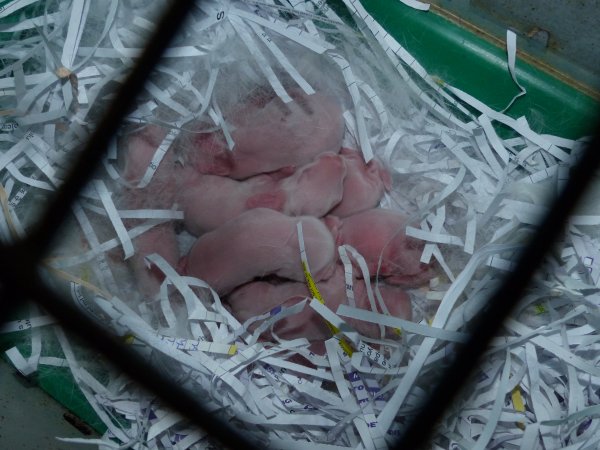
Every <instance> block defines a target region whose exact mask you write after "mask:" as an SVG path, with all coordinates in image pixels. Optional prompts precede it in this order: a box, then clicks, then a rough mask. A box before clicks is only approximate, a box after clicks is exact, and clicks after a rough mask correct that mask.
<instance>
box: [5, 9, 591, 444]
mask: <svg viewBox="0 0 600 450" xmlns="http://www.w3.org/2000/svg"><path fill="white" fill-rule="evenodd" d="M192 5H193V2H173V3H172V4H171V5H170V8H169V9H168V11H167V12H166V13H165V15H164V16H163V18H162V20H161V21H160V23H159V25H158V27H157V30H156V32H155V33H154V35H153V37H152V38H151V40H150V41H149V43H148V45H147V47H146V50H145V51H144V53H143V55H142V56H141V58H140V59H139V61H138V64H137V65H136V67H135V68H134V70H133V72H132V73H131V75H130V76H129V77H128V78H127V80H126V81H125V82H124V83H123V85H122V86H121V88H120V89H119V92H118V95H117V97H116V99H115V100H114V102H113V103H112V104H111V106H110V107H109V109H108V110H107V112H106V114H105V115H104V118H103V120H102V121H101V122H100V124H99V126H98V128H97V129H96V130H95V131H94V133H93V134H92V136H91V137H90V139H89V141H88V143H87V145H86V148H85V150H84V152H83V153H82V155H81V157H80V158H79V159H78V160H77V161H76V163H75V165H74V167H73V170H72V174H71V176H70V177H68V179H67V180H66V181H65V182H64V184H63V185H62V186H61V188H60V189H59V190H58V192H57V194H56V196H55V197H54V198H53V200H52V203H51V204H50V205H49V207H48V209H47V211H46V212H45V214H44V215H43V217H42V219H41V220H40V221H39V223H38V225H37V226H36V228H35V230H34V232H33V233H32V234H31V236H30V237H29V238H28V239H27V240H25V241H23V242H21V243H17V244H15V245H13V246H2V247H0V276H1V277H2V278H1V285H0V294H1V301H2V306H1V308H2V312H3V316H4V317H5V316H6V314H7V313H8V312H9V310H10V309H12V308H16V307H17V306H18V305H20V304H21V302H19V301H18V299H19V298H23V297H25V298H28V299H31V300H34V301H36V302H37V303H39V304H40V305H41V306H43V307H44V308H45V309H46V310H47V311H48V312H49V313H50V314H52V315H54V316H55V317H57V318H58V319H59V320H60V322H61V324H62V325H63V326H64V327H65V328H66V329H67V330H69V331H72V332H74V333H77V334H78V335H79V336H80V337H82V338H83V339H84V340H85V341H86V343H87V344H88V345H90V347H92V348H94V349H96V350H98V351H101V352H102V353H103V354H104V355H105V356H106V357H107V358H109V359H110V360H111V361H112V362H113V363H114V364H115V365H116V366H117V367H118V368H119V369H121V370H123V371H124V372H125V373H126V374H127V375H129V376H130V377H131V378H133V379H136V380H137V381H138V382H139V383H140V384H141V385H142V386H144V387H145V388H147V389H150V390H152V391H153V392H154V393H155V394H156V395H158V396H159V397H160V398H161V399H163V400H164V401H165V402H166V403H167V404H169V405H170V406H171V407H173V408H174V409H175V410H177V411H178V412H180V413H181V414H183V415H186V416H188V417H189V418H190V420H191V421H193V422H194V423H195V424H197V425H198V426H200V427H202V428H204V429H205V430H207V431H209V432H210V434H212V435H213V436H214V437H216V438H218V439H219V440H220V441H221V442H222V443H223V444H225V445H227V446H230V447H232V448H255V447H254V445H253V444H252V443H251V442H249V441H248V440H247V439H245V438H244V437H243V436H242V435H240V434H239V433H238V432H237V431H235V430H234V429H233V428H231V427H230V426H228V425H226V424H224V423H223V422H222V421H220V420H219V419H217V418H216V417H215V416H214V414H212V413H209V412H207V410H206V409H205V408H204V407H203V406H202V403H201V402H199V401H198V400H197V396H194V395H191V393H190V392H188V391H186V390H184V389H182V388H181V387H179V386H178V385H176V384H175V383H173V382H172V380H170V379H169V378H168V377H166V376H165V375H164V374H162V373H160V372H159V371H158V370H157V369H156V368H154V367H153V366H152V365H150V364H149V363H148V362H146V361H145V360H144V359H143V358H142V357H141V356H139V355H138V354H136V353H135V352H132V351H130V350H129V349H127V348H126V347H125V346H124V345H123V344H122V343H121V342H119V341H118V340H117V339H116V338H115V337H114V336H112V335H110V334H108V333H107V332H106V330H104V329H103V328H102V327H101V326H99V325H98V324H97V323H96V322H94V321H93V320H91V319H90V318H89V317H87V316H85V315H84V314H83V313H82V312H81V311H79V310H78V309H77V308H76V307H74V306H71V305H69V304H67V303H65V302H62V301H60V298H59V297H58V296H57V294H56V293H54V292H53V291H52V290H50V289H48V287H47V286H45V285H44V283H43V281H42V280H41V279H40V277H39V275H38V274H37V263H38V262H39V260H40V258H41V257H42V256H43V255H44V254H45V252H46V250H47V249H48V246H49V245H50V243H51V241H52V238H53V237H54V235H55V233H56V230H57V229H58V228H59V226H60V225H61V224H62V223H63V222H64V221H65V219H66V217H67V215H68V213H69V211H70V208H71V204H72V202H73V201H74V200H75V199H76V198H77V196H78V194H79V192H80V191H81V189H82V188H83V187H84V186H85V184H86V183H87V182H88V180H89V177H90V176H91V174H92V173H93V172H94V170H95V169H96V167H97V163H98V162H99V161H100V158H101V157H102V155H103V153H104V151H105V149H106V147H107V145H108V143H109V141H110V139H111V137H112V135H113V134H114V133H115V132H116V130H117V128H118V126H119V125H120V123H121V120H122V119H123V117H124V116H125V115H126V114H127V112H128V110H129V108H130V107H131V106H132V104H133V101H134V99H135V97H136V95H137V94H138V93H139V92H140V91H141V89H142V86H143V83H144V80H145V79H146V77H147V75H148V74H149V72H150V70H151V69H152V68H153V67H154V65H155V64H156V63H157V62H158V60H159V58H160V55H161V54H162V52H163V50H164V49H165V48H166V47H167V45H168V44H169V42H170V40H171V38H172V37H173V35H174V34H175V32H176V31H177V29H178V26H179V24H181V22H182V21H183V20H184V18H185V16H186V13H187V12H188V10H189V9H190V8H191V7H192ZM599 144H600V140H599V139H598V138H596V139H595V140H594V141H593V143H592V144H591V145H589V146H588V148H587V149H586V151H585V152H584V154H583V156H582V157H581V159H580V160H579V162H578V163H577V165H576V166H575V167H574V168H573V170H572V173H571V177H570V179H569V182H568V183H567V185H566V187H565V189H564V190H563V191H562V192H561V193H560V195H559V196H558V198H557V199H556V200H555V202H554V204H553V206H552V208H551V210H550V213H549V214H548V216H547V217H546V220H545V221H544V222H543V223H542V225H541V226H540V228H539V231H538V233H537V234H536V236H535V237H534V238H533V240H532V241H531V242H530V243H529V245H528V246H527V248H526V249H525V251H524V252H523V253H522V255H521V258H520V259H519V262H518V264H517V267H516V269H515V270H514V271H513V272H512V273H511V274H510V275H509V276H507V277H506V279H505V282H504V283H503V285H502V286H501V287H500V288H499V289H498V291H497V292H496V294H495V295H494V296H493V297H492V298H491V299H490V302H489V305H488V307H487V308H486V309H485V310H484V311H483V312H482V313H481V314H480V315H479V316H478V317H477V318H476V320H474V324H475V325H474V326H473V327H472V334H471V338H470V340H469V341H468V342H467V343H466V344H465V345H463V346H462V347H460V348H459V351H458V353H457V354H456V356H455V358H454V360H453V363H452V365H451V366H450V367H449V368H448V369H447V371H446V372H445V373H444V374H443V375H442V377H441V379H442V380H444V381H443V384H440V385H439V386H437V387H436V389H435V391H434V392H433V394H432V395H431V396H430V398H429V400H428V401H427V402H426V404H425V406H424V408H423V409H422V411H421V413H420V414H419V415H417V416H416V417H415V418H414V420H413V421H412V422H411V425H410V426H409V428H408V429H407V431H406V433H405V434H404V435H403V436H402V437H401V439H400V441H399V442H398V443H397V445H396V448H399V449H400V448H402V449H416V448H419V447H420V446H423V445H424V444H425V443H426V441H427V439H428V437H429V436H430V435H431V432H432V429H433V428H434V426H435V424H436V422H437V421H438V420H439V418H440V417H441V416H442V414H443V412H444V410H445V409H446V408H447V407H448V406H449V404H450V403H451V402H452V400H453V399H454V398H455V397H456V396H457V395H458V393H459V390H460V387H461V384H462V383H463V382H464V381H465V380H466V379H467V378H468V376H469V374H470V373H471V372H472V371H473V369H474V368H475V367H476V365H477V363H478V360H479V357H480V356H481V355H482V353H483V352H484V350H485V349H486V346H487V344H488V342H489V340H490V339H491V338H492V337H493V336H494V334H495V333H496V332H497V331H498V330H499V328H500V327H501V325H502V322H503V320H504V319H505V318H506V316H507V315H508V314H509V313H510V311H511V309H512V308H513V306H514V305H515V304H516V302H517V301H518V300H519V298H520V294H521V293H522V292H523V290H524V289H525V287H526V286H527V284H528V282H529V280H530V279H531V277H532V276H533V273H534V272H535V270H536V268H537V267H538V266H539V264H540V263H541V261H542V259H543V257H544V255H545V254H546V253H547V251H548V250H549V249H550V247H551V245H552V243H553V241H554V240H555V239H556V238H557V237H558V236H559V234H560V232H561V230H562V228H563V226H564V224H565V222H566V218H567V217H568V215H569V214H570V213H571V212H572V210H573V208H574V207H575V205H576V203H577V200H578V199H579V198H580V197H581V195H582V194H583V192H584V190H585V188H586V186H587V184H588V182H589V181H590V179H591V177H592V176H593V174H594V172H595V170H596V168H597V166H598V164H599V163H600V152H599V151H598V147H600V145H599Z"/></svg>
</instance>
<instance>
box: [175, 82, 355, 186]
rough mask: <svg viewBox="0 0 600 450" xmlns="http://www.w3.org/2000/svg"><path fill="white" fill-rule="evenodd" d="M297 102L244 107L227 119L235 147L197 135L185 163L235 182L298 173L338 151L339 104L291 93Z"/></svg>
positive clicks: (219, 138)
mask: <svg viewBox="0 0 600 450" xmlns="http://www.w3.org/2000/svg"><path fill="white" fill-rule="evenodd" d="M290 96H291V97H292V98H293V99H294V100H295V101H293V102H291V103H288V104H284V103H283V102H282V101H281V100H280V99H279V98H278V97H275V98H272V99H270V100H269V101H267V102H266V103H265V102H248V103H246V104H245V105H244V106H243V107H241V108H239V109H238V110H237V111H234V112H233V113H232V114H231V115H230V117H229V118H228V122H230V123H231V124H232V125H233V128H234V130H233V131H232V132H231V136H232V138H233V141H234V142H235V147H234V148H233V151H230V150H229V149H228V148H227V144H226V142H225V138H224V136H223V135H222V134H221V133H209V134H206V133H200V134H197V135H195V137H193V138H192V140H191V149H189V150H188V152H187V154H186V158H187V160H188V162H189V163H190V164H191V165H192V166H193V167H194V168H195V169H196V170H197V171H198V172H200V173H207V174H212V175H221V176H228V177H230V178H234V179H237V180H241V179H245V178H248V177H251V176H253V175H257V174H260V173H267V172H273V171H276V170H279V169H281V168H285V167H290V166H291V167H300V166H303V165H305V164H307V163H309V162H311V161H312V160H313V159H314V158H315V157H316V156H318V155H320V154H321V153H326V152H334V153H337V152H339V151H340V148H341V146H342V138H343V134H344V121H343V118H342V111H341V108H340V106H339V105H338V103H337V102H336V101H335V100H334V99H333V98H331V97H329V96H327V95H325V94H321V93H315V94H313V95H310V96H309V95H306V94H304V93H303V92H302V91H300V90H290Z"/></svg>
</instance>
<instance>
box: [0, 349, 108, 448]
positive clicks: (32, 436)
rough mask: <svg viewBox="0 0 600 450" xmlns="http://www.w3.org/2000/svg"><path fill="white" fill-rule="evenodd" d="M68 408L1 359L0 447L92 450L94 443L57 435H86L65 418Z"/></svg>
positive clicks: (81, 436) (71, 436)
mask: <svg viewBox="0 0 600 450" xmlns="http://www.w3.org/2000/svg"><path fill="white" fill-rule="evenodd" d="M66 412H67V410H66V409H65V408H63V407H62V406H61V405H60V404H59V403H58V402H56V401H55V400H54V399H53V398H51V397H50V396H49V395H48V394H46V393H45V392H44V391H42V390H41V389H40V388H39V387H37V386H34V385H32V384H30V383H29V382H28V381H27V380H25V379H23V378H22V377H21V375H20V374H18V372H17V371H16V370H15V369H14V368H13V367H12V366H10V365H9V364H8V363H7V362H5V361H4V360H0V449H10V450H40V449H42V450H80V449H85V450H95V449H96V448H98V447H97V446H95V445H93V446H91V445H84V444H69V443H66V442H61V441H58V440H56V438H55V437H56V436H60V437H70V438H73V437H77V438H85V437H87V438H89V437H97V436H85V435H84V434H82V433H81V432H80V431H79V430H77V429H76V428H75V427H73V426H72V425H71V424H70V423H68V422H67V421H66V420H65V419H64V418H63V414H64V413H66Z"/></svg>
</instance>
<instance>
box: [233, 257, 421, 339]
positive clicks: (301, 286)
mask: <svg viewBox="0 0 600 450" xmlns="http://www.w3.org/2000/svg"><path fill="white" fill-rule="evenodd" d="M317 284H318V289H319V292H320V293H321V295H322V296H323V299H324V301H325V305H326V306H327V307H328V308H329V309H331V310H332V311H334V312H335V311H336V310H337V307H338V306H339V305H340V304H348V300H347V298H346V282H345V278H344V269H343V268H342V267H341V266H338V267H337V268H336V270H335V272H334V274H333V275H332V276H331V277H330V278H329V279H327V280H324V281H322V282H320V283H317ZM372 289H375V283H373V285H372ZM378 289H379V292H380V294H381V297H382V298H383V301H384V303H385V305H386V307H387V308H388V310H389V313H390V314H391V315H392V316H394V317H399V318H402V319H410V318H411V305H410V299H409V297H408V295H407V294H406V292H405V291H404V290H403V289H402V288H401V287H399V286H389V285H385V284H383V283H379V284H378ZM353 292H354V299H355V302H356V307H357V308H361V309H365V310H371V306H370V302H369V299H368V297H367V287H366V283H365V280H361V279H356V280H354V283H353ZM307 297H308V298H309V299H310V297H311V296H310V292H309V291H308V288H307V286H306V283H302V282H294V281H287V282H279V283H275V284H274V283H270V282H267V281H254V282H251V283H248V284H245V285H243V286H241V287H239V288H238V289H236V290H235V291H233V292H232V293H231V294H230V295H229V296H228V297H227V301H228V304H229V305H230V308H231V312H232V313H233V314H234V315H235V316H236V317H237V319H238V320H240V321H241V322H245V321H246V320H248V319H250V318H251V317H253V316H257V315H261V314H264V313H266V312H269V311H273V312H276V311H278V310H279V307H281V306H285V307H290V306H293V305H294V304H296V303H298V302H299V301H301V300H303V299H305V298H307ZM375 302H377V300H375ZM376 311H378V312H383V311H379V310H376ZM347 322H348V324H350V325H351V326H352V327H353V328H354V329H356V330H357V331H358V332H360V333H361V334H363V335H365V336H369V337H373V338H376V337H380V335H379V327H378V326H377V325H374V324H371V323H368V322H362V321H358V320H352V319H347ZM274 331H275V333H276V334H277V335H278V336H279V337H281V338H284V339H295V338H298V337H307V338H308V339H309V340H311V341H313V340H325V339H327V338H329V337H331V331H330V330H329V328H328V327H327V326H326V324H325V321H324V320H323V318H322V317H321V316H319V315H318V314H317V313H316V312H315V311H314V310H313V309H312V308H311V307H310V306H308V305H306V306H305V308H304V309H303V311H302V312H301V313H299V314H297V315H293V316H291V317H289V318H286V319H282V320H281V321H279V322H278V323H277V325H276V326H275V328H274Z"/></svg>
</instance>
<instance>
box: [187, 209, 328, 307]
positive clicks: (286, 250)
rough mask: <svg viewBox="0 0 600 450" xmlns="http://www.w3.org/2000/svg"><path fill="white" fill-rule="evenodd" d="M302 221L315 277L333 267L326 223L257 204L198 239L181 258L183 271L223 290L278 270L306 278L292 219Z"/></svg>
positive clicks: (281, 274) (325, 275)
mask: <svg viewBox="0 0 600 450" xmlns="http://www.w3.org/2000/svg"><path fill="white" fill-rule="evenodd" d="M298 221H301V222H302V229H303V234H304V242H305V246H306V252H307V255H308V263H309V266H310V268H311V271H312V274H313V276H314V278H315V279H316V280H322V279H325V278H328V277H329V276H331V274H332V273H333V271H334V269H335V256H336V255H335V245H334V241H333V238H332V236H331V234H330V233H329V231H328V230H327V227H326V226H325V225H324V224H323V223H322V222H321V221H320V220H319V219H316V218H314V217H309V216H301V217H288V216H286V215H284V214H281V213H279V212H277V211H273V210H270V209H266V208H256V209H251V210H249V211H246V212H245V213H243V214H241V215H240V216H238V217H236V218H235V219H232V220H230V221H228V222H226V223H225V224H223V225H222V226H220V227H219V228H217V229H216V230H214V231H211V232H209V233H206V234H204V235H202V236H200V237H199V238H198V240H197V241H196V243H195V244H194V246H193V247H192V249H191V250H190V252H189V254H188V255H187V256H186V257H184V258H183V260H182V262H181V264H180V270H181V272H182V273H183V274H184V275H190V276H193V277H197V278H200V279H201V280H204V281H205V282H207V283H208V284H210V286H211V287H212V288H213V289H214V290H215V291H216V292H217V293H218V294H219V295H225V294H227V293H229V292H230V291H232V290H233V289H235V288H236V287H237V286H240V285H242V284H244V283H247V282H249V281H251V280H252V279H254V278H256V277H263V276H267V275H277V276H279V277H282V278H288V279H290V280H296V281H302V280H304V273H303V271H302V267H301V265H300V248H299V244H298V237H297V231H296V223H297V222H298Z"/></svg>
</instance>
